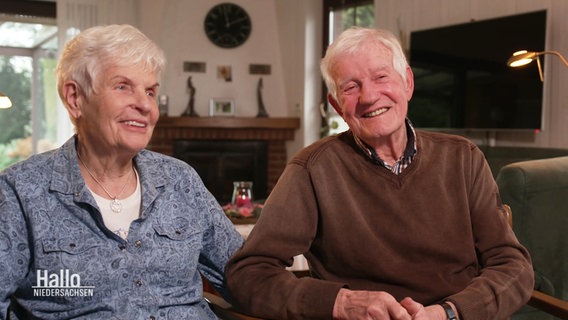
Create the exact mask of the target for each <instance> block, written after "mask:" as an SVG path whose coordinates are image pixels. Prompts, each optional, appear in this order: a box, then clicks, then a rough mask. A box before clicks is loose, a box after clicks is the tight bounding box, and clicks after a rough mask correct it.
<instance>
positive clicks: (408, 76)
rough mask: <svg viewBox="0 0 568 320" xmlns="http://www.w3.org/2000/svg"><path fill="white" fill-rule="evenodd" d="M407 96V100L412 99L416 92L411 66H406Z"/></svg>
mask: <svg viewBox="0 0 568 320" xmlns="http://www.w3.org/2000/svg"><path fill="white" fill-rule="evenodd" d="M405 91H406V97H407V101H410V99H411V98H412V94H413V93H414V73H413V72H412V69H411V68H410V66H408V67H406V88H405Z"/></svg>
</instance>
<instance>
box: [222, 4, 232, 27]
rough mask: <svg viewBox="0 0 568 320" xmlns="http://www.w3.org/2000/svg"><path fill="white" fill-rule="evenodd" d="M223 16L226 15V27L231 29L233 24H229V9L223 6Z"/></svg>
mask: <svg viewBox="0 0 568 320" xmlns="http://www.w3.org/2000/svg"><path fill="white" fill-rule="evenodd" d="M223 14H224V15H225V27H227V28H228V27H230V26H231V23H230V22H229V16H228V14H227V7H226V6H223Z"/></svg>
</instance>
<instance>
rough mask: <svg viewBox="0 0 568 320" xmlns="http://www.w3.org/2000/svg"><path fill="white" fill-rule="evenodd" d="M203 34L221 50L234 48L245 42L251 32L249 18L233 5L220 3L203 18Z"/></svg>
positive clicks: (244, 12)
mask: <svg viewBox="0 0 568 320" xmlns="http://www.w3.org/2000/svg"><path fill="white" fill-rule="evenodd" d="M204 27H205V34H206V35H207V38H209V40H211V42H213V43H214V44H215V45H217V46H219V47H221V48H235V47H238V46H240V45H242V44H243V43H245V41H247V39H248V37H249V36H250V33H251V31H252V23H251V20H250V16H249V15H248V13H247V12H246V10H245V9H243V8H242V7H240V6H238V5H236V4H234V3H221V4H218V5H216V6H214V7H213V8H211V10H209V12H207V15H206V16H205V23H204Z"/></svg>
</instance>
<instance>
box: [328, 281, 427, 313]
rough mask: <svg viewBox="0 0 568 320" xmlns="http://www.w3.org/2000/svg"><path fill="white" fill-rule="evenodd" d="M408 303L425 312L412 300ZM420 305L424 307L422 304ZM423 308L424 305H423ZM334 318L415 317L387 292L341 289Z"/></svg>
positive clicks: (419, 311) (416, 309)
mask: <svg viewBox="0 0 568 320" xmlns="http://www.w3.org/2000/svg"><path fill="white" fill-rule="evenodd" d="M412 302H413V301H412ZM408 304H409V307H410V308H411V309H412V310H413V311H414V312H415V313H417V314H422V313H423V311H421V310H418V309H419V307H418V306H415V305H414V304H411V303H410V302H409V303H408ZM418 305H419V306H420V307H422V306H421V305H420V304H418ZM423 309H424V307H422V310H423ZM333 319H337V320H344V319H345V320H346V319H354V320H359V319H364V320H371V319H372V320H387V319H388V320H411V319H413V318H412V316H411V314H410V313H409V311H407V309H405V307H403V305H401V304H400V303H399V302H398V301H396V299H395V298H394V297H393V296H392V295H390V294H388V293H386V292H383V291H377V292H375V291H352V290H348V289H340V290H339V292H338V294H337V297H336V298H335V305H334V306H333ZM416 319H426V318H416Z"/></svg>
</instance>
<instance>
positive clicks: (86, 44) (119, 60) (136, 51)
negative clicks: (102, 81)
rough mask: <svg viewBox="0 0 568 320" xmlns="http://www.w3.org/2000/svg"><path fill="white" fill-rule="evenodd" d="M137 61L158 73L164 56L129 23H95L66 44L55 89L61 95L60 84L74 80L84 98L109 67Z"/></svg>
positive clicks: (159, 73)
mask: <svg viewBox="0 0 568 320" xmlns="http://www.w3.org/2000/svg"><path fill="white" fill-rule="evenodd" d="M136 64H140V65H141V66H142V67H143V68H145V70H147V71H149V72H152V73H154V74H156V75H157V76H158V78H159V77H160V76H161V73H162V71H163V70H164V68H165V64H166V58H165V55H164V52H163V51H162V49H160V48H159V47H158V46H157V45H156V44H155V43H154V42H153V41H152V40H150V39H149V38H148V37H147V36H146V35H144V34H143V33H142V32H140V30H138V29H136V28H135V27H133V26H131V25H108V26H96V27H92V28H89V29H86V30H84V31H82V32H81V33H79V34H78V35H77V36H76V37H75V38H73V39H71V40H70V41H69V42H67V43H66V44H65V47H64V48H63V52H62V54H61V57H60V59H59V62H58V64H57V68H56V74H57V91H58V92H59V96H60V97H61V99H62V100H63V103H66V101H65V98H64V97H63V84H64V83H65V82H66V81H70V80H72V81H75V82H76V83H77V84H78V86H79V90H80V91H81V94H83V95H84V96H85V98H86V99H89V97H90V96H91V95H92V94H93V92H95V90H96V89H95V85H96V84H97V79H98V78H99V76H100V75H101V73H102V72H104V70H106V69H107V68H108V67H111V66H129V65H136Z"/></svg>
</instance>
